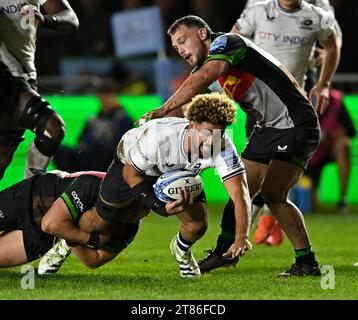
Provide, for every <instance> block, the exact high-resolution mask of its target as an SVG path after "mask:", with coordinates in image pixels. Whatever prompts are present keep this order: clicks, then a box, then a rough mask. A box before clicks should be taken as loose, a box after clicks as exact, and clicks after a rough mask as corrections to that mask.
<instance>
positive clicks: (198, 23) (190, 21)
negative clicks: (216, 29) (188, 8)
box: [167, 15, 213, 35]
mask: <svg viewBox="0 0 358 320" xmlns="http://www.w3.org/2000/svg"><path fill="white" fill-rule="evenodd" d="M180 26H186V27H198V28H204V29H206V31H207V32H208V35H210V34H212V33H213V32H212V31H211V28H210V27H209V25H208V24H207V23H206V22H205V21H204V20H203V19H201V18H200V17H198V16H194V15H189V16H185V17H182V18H180V19H178V20H176V21H175V22H174V23H173V24H172V25H171V26H170V28H169V29H168V31H167V34H168V35H172V34H174V33H175V32H176V31H177V30H178V28H179V27H180Z"/></svg>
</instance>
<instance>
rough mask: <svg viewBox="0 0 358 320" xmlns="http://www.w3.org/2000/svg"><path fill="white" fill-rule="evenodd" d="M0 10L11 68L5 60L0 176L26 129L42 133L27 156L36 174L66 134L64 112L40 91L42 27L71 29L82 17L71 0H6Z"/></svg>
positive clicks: (1, 48)
mask: <svg viewBox="0 0 358 320" xmlns="http://www.w3.org/2000/svg"><path fill="white" fill-rule="evenodd" d="M40 6H41V7H42V8H43V10H44V12H45V14H42V13H41V12H40ZM0 10H1V14H0V61H1V62H3V63H4V65H5V66H6V67H8V68H9V70H10V72H8V70H6V67H5V66H3V65H2V64H1V65H0V154H1V157H0V179H1V178H2V177H3V175H4V172H5V169H6V168H7V166H8V165H9V164H10V162H11V160H12V157H13V154H14V152H15V150H16V148H17V146H18V144H19V143H20V142H21V141H23V139H24V137H23V134H24V131H25V129H29V130H31V131H33V132H34V133H35V135H36V138H35V140H34V141H33V142H32V143H31V145H30V147H29V149H28V153H27V159H26V169H25V177H30V176H32V175H33V174H34V173H36V172H38V171H44V170H45V169H46V167H47V166H48V164H49V162H50V160H51V158H52V156H53V155H54V154H55V151H56V149H57V147H58V145H59V144H60V143H61V141H62V139H63V137H64V134H65V127H64V123H63V120H62V119H61V117H60V116H59V115H58V114H57V113H56V112H55V111H54V110H53V109H52V108H51V107H50V105H49V103H48V102H47V101H45V100H44V99H42V98H41V97H40V96H39V95H38V94H37V93H36V91H37V83H36V77H37V74H36V69H35V62H34V60H35V51H36V32H37V28H38V27H43V28H48V29H52V30H56V31H60V32H70V31H74V30H76V29H77V28H78V25H79V23H78V19H77V16H76V14H75V13H74V12H73V10H72V8H71V6H70V5H69V3H68V1H67V0H28V1H24V0H3V1H1V4H0ZM11 74H12V75H13V76H15V77H18V79H14V78H13V77H11ZM20 78H21V80H22V81H20V80H19V79H20Z"/></svg>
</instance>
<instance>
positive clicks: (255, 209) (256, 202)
mask: <svg viewBox="0 0 358 320" xmlns="http://www.w3.org/2000/svg"><path fill="white" fill-rule="evenodd" d="M264 204H265V201H264V199H263V198H262V196H261V194H260V193H258V194H257V195H256V197H255V198H254V199H253V200H252V207H251V224H253V223H254V221H255V219H256V217H257V216H258V214H259V212H260V210H261V209H262V208H263V206H264Z"/></svg>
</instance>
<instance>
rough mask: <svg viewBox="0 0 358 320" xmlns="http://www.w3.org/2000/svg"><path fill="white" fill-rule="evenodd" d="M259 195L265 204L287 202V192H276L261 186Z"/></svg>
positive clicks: (268, 187)
mask: <svg viewBox="0 0 358 320" xmlns="http://www.w3.org/2000/svg"><path fill="white" fill-rule="evenodd" d="M260 193H261V196H262V198H263V199H264V202H265V203H266V204H275V203H284V202H286V201H287V192H286V191H283V190H277V189H276V188H274V187H272V186H263V187H262V188H261V192H260Z"/></svg>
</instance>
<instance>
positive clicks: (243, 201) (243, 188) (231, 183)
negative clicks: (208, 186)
mask: <svg viewBox="0 0 358 320" xmlns="http://www.w3.org/2000/svg"><path fill="white" fill-rule="evenodd" d="M224 187H225V189H226V191H227V192H228V194H229V196H230V198H231V200H232V201H233V203H234V206H235V220H236V231H235V242H234V243H233V244H232V246H231V247H230V248H229V250H228V251H227V252H226V253H225V254H224V257H231V258H234V257H237V256H242V255H243V254H244V253H245V252H246V251H248V250H251V249H252V246H251V243H250V241H249V230H250V225H251V199H250V194H249V189H248V185H247V179H246V174H245V173H243V174H241V175H236V176H234V177H232V178H230V179H228V180H226V181H225V182H224Z"/></svg>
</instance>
